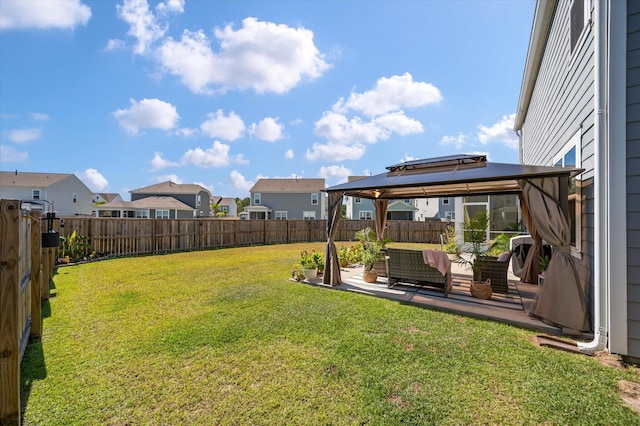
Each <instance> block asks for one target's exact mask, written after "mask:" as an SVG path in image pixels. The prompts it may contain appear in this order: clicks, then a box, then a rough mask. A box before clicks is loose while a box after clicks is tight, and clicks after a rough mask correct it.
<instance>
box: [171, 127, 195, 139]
mask: <svg viewBox="0 0 640 426" xmlns="http://www.w3.org/2000/svg"><path fill="white" fill-rule="evenodd" d="M197 133H198V129H191V128H189V127H182V128H180V129H178V130H176V135H178V136H183V137H185V138H188V137H190V136H194V135H195V134H197Z"/></svg>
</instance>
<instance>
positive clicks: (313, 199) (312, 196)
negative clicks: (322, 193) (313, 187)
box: [311, 192, 318, 206]
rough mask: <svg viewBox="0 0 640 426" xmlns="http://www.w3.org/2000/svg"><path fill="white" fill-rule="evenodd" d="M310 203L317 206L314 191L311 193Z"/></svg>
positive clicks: (316, 195)
mask: <svg viewBox="0 0 640 426" xmlns="http://www.w3.org/2000/svg"><path fill="white" fill-rule="evenodd" d="M311 205H312V206H317V205H318V193H317V192H314V193H313V194H311Z"/></svg>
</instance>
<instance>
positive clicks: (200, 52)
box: [159, 17, 329, 94]
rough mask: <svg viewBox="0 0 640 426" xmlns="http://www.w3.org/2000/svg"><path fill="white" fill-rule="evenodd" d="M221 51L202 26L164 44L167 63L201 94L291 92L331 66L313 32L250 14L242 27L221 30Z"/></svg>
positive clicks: (162, 54)
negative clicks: (215, 88) (214, 90)
mask: <svg viewBox="0 0 640 426" xmlns="http://www.w3.org/2000/svg"><path fill="white" fill-rule="evenodd" d="M215 37H216V38H217V39H218V44H219V46H220V49H221V50H220V52H219V53H214V52H213V51H212V50H211V42H210V41H209V39H208V38H207V37H206V35H205V34H204V32H203V31H202V30H199V31H189V30H185V31H184V32H183V34H182V37H181V39H180V40H179V41H175V40H173V38H171V37H168V38H167V39H166V40H165V41H164V42H163V44H162V46H161V47H160V49H159V57H160V62H161V64H162V66H163V67H164V68H165V69H166V70H167V71H168V72H170V73H171V74H174V75H176V76H179V77H180V79H181V80H182V82H183V83H184V84H185V85H186V86H187V87H189V88H190V89H191V90H192V91H193V92H195V93H211V88H210V86H211V85H217V86H219V88H220V89H221V90H227V89H241V90H243V89H253V90H255V91H256V92H258V93H263V92H274V93H279V94H282V93H286V92H288V91H289V90H291V89H292V88H293V87H295V86H297V85H298V84H299V83H300V81H302V79H303V78H317V77H320V76H321V75H322V74H323V73H324V72H325V71H326V70H327V69H328V68H329V65H328V64H327V63H326V62H325V60H324V55H323V54H321V53H320V52H319V51H318V49H317V47H316V46H315V44H314V43H313V32H312V31H310V30H307V29H305V28H302V27H300V28H291V27H288V26H286V25H277V24H274V23H271V22H262V21H258V20H257V19H256V18H251V17H250V18H246V19H244V20H243V21H242V28H240V29H238V30H234V29H233V26H232V25H227V26H226V27H224V28H223V29H216V31H215Z"/></svg>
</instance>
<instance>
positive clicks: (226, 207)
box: [220, 206, 229, 214]
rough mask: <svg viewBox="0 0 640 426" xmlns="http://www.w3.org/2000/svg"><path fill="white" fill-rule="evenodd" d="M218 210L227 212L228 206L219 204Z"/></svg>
mask: <svg viewBox="0 0 640 426" xmlns="http://www.w3.org/2000/svg"><path fill="white" fill-rule="evenodd" d="M220 211H221V212H225V213H227V214H228V213H229V206H220Z"/></svg>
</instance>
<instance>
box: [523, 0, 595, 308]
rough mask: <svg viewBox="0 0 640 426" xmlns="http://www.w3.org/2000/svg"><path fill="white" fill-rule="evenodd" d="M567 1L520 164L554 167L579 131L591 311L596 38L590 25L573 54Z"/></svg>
mask: <svg viewBox="0 0 640 426" xmlns="http://www.w3.org/2000/svg"><path fill="white" fill-rule="evenodd" d="M570 7H571V2H570V1H569V0H560V1H559V2H558V4H557V6H556V11H555V14H554V17H553V22H552V24H551V29H550V31H549V38H548V40H547V45H546V48H545V51H544V56H543V59H542V62H541V65H540V71H539V74H538V78H537V80H536V84H535V88H534V90H533V93H532V97H531V103H530V105H529V109H528V111H527V115H526V117H525V120H524V123H523V126H522V162H523V163H525V164H540V165H553V158H554V156H556V155H557V154H558V153H559V151H560V150H562V149H563V148H564V146H565V145H566V143H567V142H569V141H570V139H571V137H572V136H573V135H574V134H575V133H576V132H577V131H579V130H580V131H581V132H580V134H581V154H582V155H581V159H582V168H584V169H585V172H584V173H583V174H582V188H583V189H582V210H581V222H582V233H581V238H582V244H581V257H580V258H576V266H577V268H578V274H579V276H580V279H581V280H582V283H583V285H585V286H587V287H588V289H589V290H588V298H589V301H588V303H589V311H590V312H593V298H592V291H593V290H592V289H593V276H592V274H591V273H590V271H592V270H593V252H594V247H593V175H594V173H593V168H594V156H593V153H594V127H593V126H594V118H595V114H594V110H593V102H594V44H593V43H594V38H593V31H592V28H591V26H590V25H588V26H587V28H586V29H585V30H584V33H583V34H582V36H581V41H580V42H579V43H578V44H577V46H576V49H575V51H574V52H571V44H570V21H571V19H570Z"/></svg>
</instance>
